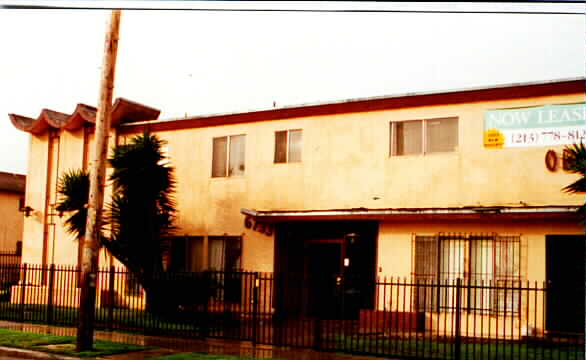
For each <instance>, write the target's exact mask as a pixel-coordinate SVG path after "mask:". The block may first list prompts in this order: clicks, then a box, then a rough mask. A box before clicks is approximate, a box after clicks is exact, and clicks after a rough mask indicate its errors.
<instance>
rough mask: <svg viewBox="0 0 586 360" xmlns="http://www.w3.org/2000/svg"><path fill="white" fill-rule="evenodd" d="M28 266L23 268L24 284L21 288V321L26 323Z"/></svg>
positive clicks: (24, 265) (25, 265)
mask: <svg viewBox="0 0 586 360" xmlns="http://www.w3.org/2000/svg"><path fill="white" fill-rule="evenodd" d="M27 275H28V274H27V264H26V263H24V264H23V267H22V283H21V285H22V286H21V288H20V321H24V311H25V300H26V297H25V293H26V277H27Z"/></svg>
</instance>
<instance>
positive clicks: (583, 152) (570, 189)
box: [563, 143, 586, 219]
mask: <svg viewBox="0 0 586 360" xmlns="http://www.w3.org/2000/svg"><path fill="white" fill-rule="evenodd" d="M564 158H565V162H566V165H565V168H566V170H568V171H569V172H571V173H574V174H578V175H580V178H579V179H578V180H576V181H575V182H573V183H571V184H570V185H568V186H566V187H564V188H563V191H565V192H567V193H571V194H585V193H586V178H585V176H584V175H585V173H586V147H585V146H584V144H583V143H580V144H573V145H569V146H566V149H565V151H564ZM578 214H579V215H580V216H581V218H582V219H586V203H585V204H582V206H580V208H579V209H578Z"/></svg>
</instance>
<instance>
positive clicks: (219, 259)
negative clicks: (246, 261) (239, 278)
mask: <svg viewBox="0 0 586 360" xmlns="http://www.w3.org/2000/svg"><path fill="white" fill-rule="evenodd" d="M241 248H242V237H241V236H210V237H209V238H208V267H209V269H210V270H217V271H238V270H239V269H240V254H241Z"/></svg>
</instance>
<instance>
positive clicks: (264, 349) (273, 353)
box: [0, 321, 380, 360]
mask: <svg viewBox="0 0 586 360" xmlns="http://www.w3.org/2000/svg"><path fill="white" fill-rule="evenodd" d="M0 328H6V329H13V330H20V331H26V332H32V333H40V334H51V335H60V336H76V332H77V329H76V328H68V327H59V326H49V325H36V324H24V323H17V322H10V321H0ZM94 337H95V339H100V340H109V341H114V342H120V343H126V344H136V345H143V346H153V347H157V349H154V350H146V351H139V352H133V353H127V354H120V355H110V356H104V357H99V358H97V359H110V360H139V359H149V358H152V357H157V356H163V355H169V354H176V353H187V352H200V353H208V354H223V355H236V356H246V357H254V358H261V359H265V358H273V359H287V360H350V359H352V360H374V359H380V358H376V357H369V356H354V355H345V354H338V353H328V352H320V351H315V350H310V349H291V348H281V347H276V346H270V345H256V346H254V345H253V344H252V343H251V342H248V341H230V340H220V339H206V340H198V339H184V338H172V337H162V336H149V335H139V334H127V333H120V332H115V331H112V332H110V331H96V332H95V336H94ZM9 350H12V351H13V353H12V354H11V355H10V356H13V357H12V358H21V359H62V360H65V359H71V358H67V357H63V356H61V357H60V356H56V355H48V354H45V353H36V352H31V351H24V350H15V349H7V348H0V359H1V357H2V356H7V355H6V354H5V352H3V351H9ZM17 353H19V354H17ZM35 354H38V356H39V357H34V356H36V355H35ZM86 359H87V358H86Z"/></svg>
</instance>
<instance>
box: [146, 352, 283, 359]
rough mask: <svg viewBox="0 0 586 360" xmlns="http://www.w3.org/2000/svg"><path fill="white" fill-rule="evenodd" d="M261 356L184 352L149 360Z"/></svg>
mask: <svg viewBox="0 0 586 360" xmlns="http://www.w3.org/2000/svg"><path fill="white" fill-rule="evenodd" d="M257 359H260V358H251V357H241V356H233V355H218V354H204V353H183V354H173V355H164V356H159V357H155V358H150V359H149V360H257ZM262 359H263V360H277V359H266V358H262Z"/></svg>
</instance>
